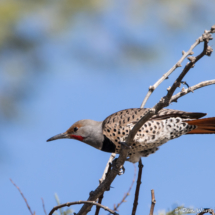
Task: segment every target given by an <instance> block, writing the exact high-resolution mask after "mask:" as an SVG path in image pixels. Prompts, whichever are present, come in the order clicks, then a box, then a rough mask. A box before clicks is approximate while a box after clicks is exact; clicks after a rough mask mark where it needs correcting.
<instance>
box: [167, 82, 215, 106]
mask: <svg viewBox="0 0 215 215" xmlns="http://www.w3.org/2000/svg"><path fill="white" fill-rule="evenodd" d="M212 84H215V79H214V80H210V81H202V82H201V83H198V84H196V85H194V86H192V87H189V88H187V89H184V88H182V90H181V92H179V93H177V94H176V95H174V96H172V98H171V101H170V102H177V99H179V98H180V97H182V96H184V95H186V94H188V93H190V92H194V90H197V89H199V88H202V87H206V86H209V85H212Z"/></svg>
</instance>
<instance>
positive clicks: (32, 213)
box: [10, 178, 35, 215]
mask: <svg viewBox="0 0 215 215" xmlns="http://www.w3.org/2000/svg"><path fill="white" fill-rule="evenodd" d="M10 181H11V183H12V184H13V185H14V186H15V187H16V189H17V190H18V191H19V193H20V194H21V196H22V198H23V199H24V201H25V203H26V205H27V208H28V210H29V211H30V213H31V215H35V212H32V210H31V208H30V206H29V204H28V201H27V199H26V198H25V196H24V194H23V193H22V191H21V190H20V188H19V187H18V186H17V185H16V184H15V183H14V182H13V180H12V179H11V178H10Z"/></svg>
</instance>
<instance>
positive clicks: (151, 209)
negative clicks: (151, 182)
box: [149, 190, 156, 215]
mask: <svg viewBox="0 0 215 215" xmlns="http://www.w3.org/2000/svg"><path fill="white" fill-rule="evenodd" d="M151 196H152V202H151V208H150V213H149V215H153V213H154V208H155V204H156V200H155V192H154V190H151Z"/></svg>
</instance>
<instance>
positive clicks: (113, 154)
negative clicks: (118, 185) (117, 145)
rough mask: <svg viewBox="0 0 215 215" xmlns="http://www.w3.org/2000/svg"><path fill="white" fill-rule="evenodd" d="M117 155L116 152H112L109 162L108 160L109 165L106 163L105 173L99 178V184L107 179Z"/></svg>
mask: <svg viewBox="0 0 215 215" xmlns="http://www.w3.org/2000/svg"><path fill="white" fill-rule="evenodd" d="M115 157H116V154H115V153H112V154H111V156H110V158H109V160H108V162H107V165H106V167H105V169H104V173H103V175H102V177H101V179H99V184H101V183H102V182H103V181H104V180H105V178H106V174H107V172H108V169H109V166H110V163H112V161H113V160H114V158H115Z"/></svg>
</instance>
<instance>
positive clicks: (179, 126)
mask: <svg viewBox="0 0 215 215" xmlns="http://www.w3.org/2000/svg"><path fill="white" fill-rule="evenodd" d="M146 111H147V109H146V108H132V109H126V110H122V111H119V112H116V113H114V114H112V115H110V116H108V117H107V118H106V119H105V120H104V121H102V122H97V121H94V120H90V119H86V120H80V121H78V122H76V123H74V124H73V125H72V126H71V127H70V128H69V129H68V130H67V131H66V132H64V133H61V134H58V135H56V136H53V137H51V138H50V139H48V140H47V141H52V140H57V139H63V138H68V139H76V140H79V141H82V142H84V143H87V144H88V145H91V146H93V147H95V148H97V149H99V150H102V151H105V152H110V153H119V152H120V148H121V144H122V143H123V142H125V141H126V138H127V137H128V134H129V132H130V130H131V129H132V128H133V127H134V125H135V124H136V123H137V122H138V121H139V120H140V119H141V117H142V116H144V114H145V113H146ZM205 115H206V114H205V113H193V112H184V111H178V110H172V109H162V110H160V111H159V112H158V113H157V114H156V115H154V116H153V117H152V118H150V119H149V120H148V121H147V122H146V123H145V124H144V125H143V126H142V127H141V129H140V130H139V131H138V132H137V134H136V135H135V137H134V140H133V142H132V143H131V148H130V150H129V152H128V161H130V162H132V163H135V162H138V161H139V159H140V158H141V157H147V156H148V155H150V154H152V153H154V152H155V151H157V150H158V147H159V146H161V145H162V144H164V143H166V142H167V141H169V140H171V139H174V138H177V137H180V136H181V135H183V134H214V133H215V117H211V118H203V119H199V118H201V117H203V116H205Z"/></svg>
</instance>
